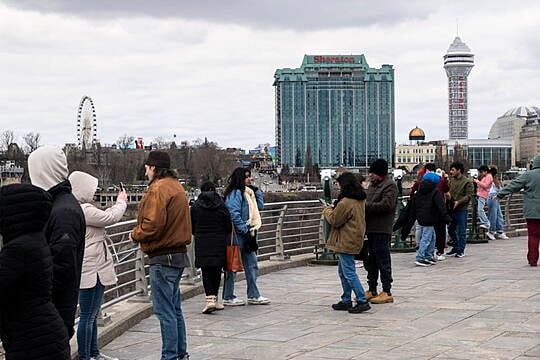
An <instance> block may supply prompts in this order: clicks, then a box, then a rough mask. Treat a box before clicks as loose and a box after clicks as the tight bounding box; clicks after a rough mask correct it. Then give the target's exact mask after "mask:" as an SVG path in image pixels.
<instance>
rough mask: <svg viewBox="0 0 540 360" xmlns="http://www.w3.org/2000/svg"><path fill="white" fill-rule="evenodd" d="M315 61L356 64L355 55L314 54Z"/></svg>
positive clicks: (318, 62) (317, 62)
mask: <svg viewBox="0 0 540 360" xmlns="http://www.w3.org/2000/svg"><path fill="white" fill-rule="evenodd" d="M313 61H314V62H315V63H316V64H321V63H325V64H354V57H346V56H335V57H334V56H320V55H317V56H314V57H313Z"/></svg>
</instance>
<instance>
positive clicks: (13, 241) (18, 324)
mask: <svg viewBox="0 0 540 360" xmlns="http://www.w3.org/2000/svg"><path fill="white" fill-rule="evenodd" d="M51 208H52V197H51V196H50V195H49V194H48V193H47V192H45V191H44V190H42V189H40V188H38V187H36V186H32V185H29V184H14V185H7V186H4V187H2V188H0V214H1V215H0V233H1V234H2V237H3V240H2V241H3V247H2V250H1V251H0V339H1V340H2V342H3V346H4V349H5V351H6V354H5V355H6V359H7V360H16V359H20V360H24V359H41V360H66V359H69V358H70V356H69V355H70V354H69V339H68V333H67V328H66V327H65V326H64V322H63V321H62V318H61V317H60V314H59V313H58V311H57V310H56V308H55V306H54V305H53V303H52V298H51V290H52V270H53V260H52V255H51V250H50V249H49V246H48V244H47V241H46V239H45V237H44V235H43V228H44V227H45V224H46V223H47V219H48V218H49V213H50V211H51Z"/></svg>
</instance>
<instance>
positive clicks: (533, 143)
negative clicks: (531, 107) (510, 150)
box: [519, 117, 540, 167]
mask: <svg viewBox="0 0 540 360" xmlns="http://www.w3.org/2000/svg"><path fill="white" fill-rule="evenodd" d="M519 138H520V151H519V153H520V158H519V159H520V161H521V165H522V167H525V165H526V164H528V163H529V162H530V161H531V160H532V159H533V158H534V157H535V156H537V155H540V118H538V117H536V118H531V119H527V121H526V122H525V125H523V127H522V128H521V133H520V136H519Z"/></svg>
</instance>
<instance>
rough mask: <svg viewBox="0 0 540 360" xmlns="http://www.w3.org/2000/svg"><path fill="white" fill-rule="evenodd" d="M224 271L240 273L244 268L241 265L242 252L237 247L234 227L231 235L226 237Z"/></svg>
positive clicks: (238, 246)
mask: <svg viewBox="0 0 540 360" xmlns="http://www.w3.org/2000/svg"><path fill="white" fill-rule="evenodd" d="M225 270H227V271H230V272H242V271H244V266H243V265H242V252H241V250H240V245H238V238H237V236H236V231H234V227H233V229H232V231H231V234H230V235H229V236H227V259H226V262H225Z"/></svg>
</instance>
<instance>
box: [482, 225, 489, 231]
mask: <svg viewBox="0 0 540 360" xmlns="http://www.w3.org/2000/svg"><path fill="white" fill-rule="evenodd" d="M480 227H481V228H482V229H486V230H489V226H487V225H486V224H480Z"/></svg>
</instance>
